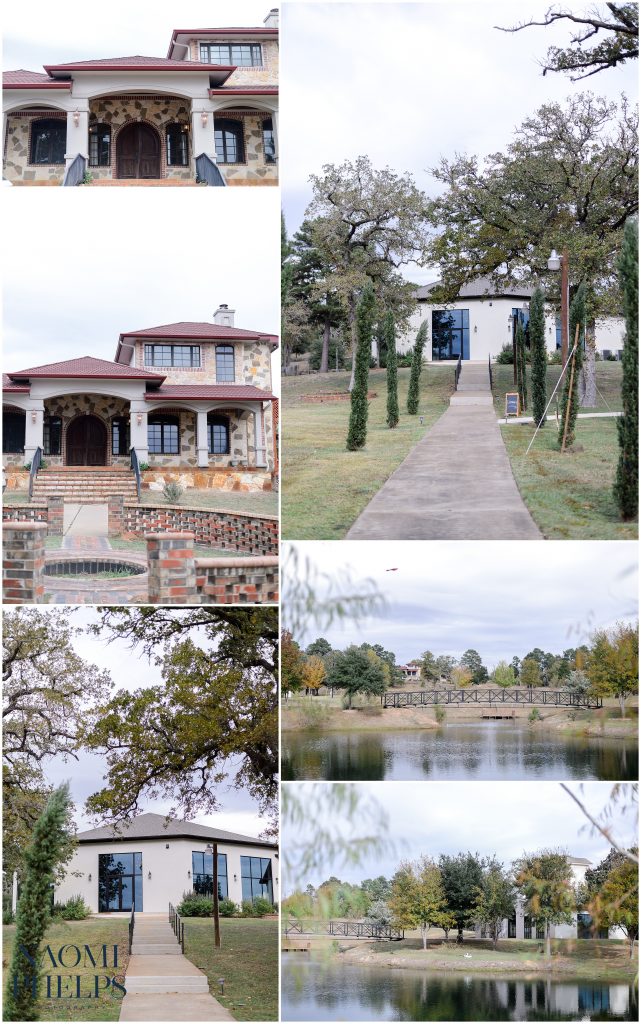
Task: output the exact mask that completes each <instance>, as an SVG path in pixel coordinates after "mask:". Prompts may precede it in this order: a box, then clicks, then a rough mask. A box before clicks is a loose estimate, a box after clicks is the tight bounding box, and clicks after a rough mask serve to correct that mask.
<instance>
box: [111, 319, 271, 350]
mask: <svg viewBox="0 0 641 1024" xmlns="http://www.w3.org/2000/svg"><path fill="white" fill-rule="evenodd" d="M123 338H192V339H196V338H221V339H229V340H231V339H233V338H238V340H239V341H242V340H250V339H257V340H260V341H268V342H269V343H270V344H271V345H277V344H278V335H277V334H266V333H265V332H264V331H246V330H243V329H242V328H240V327H223V326H221V325H220V324H210V323H192V322H191V321H189V320H181V321H179V322H178V323H176V324H161V325H160V327H146V328H143V329H142V330H140V331H126V332H123V334H121V335H120V341H121V342H122V339H123Z"/></svg>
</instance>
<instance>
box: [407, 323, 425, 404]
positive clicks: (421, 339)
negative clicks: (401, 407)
mask: <svg viewBox="0 0 641 1024" xmlns="http://www.w3.org/2000/svg"><path fill="white" fill-rule="evenodd" d="M426 339H427V320H424V321H423V323H422V324H421V326H420V327H419V329H418V334H417V335H416V341H415V342H414V351H413V353H412V367H411V369H410V384H409V388H408V389H407V411H408V413H409V414H410V416H416V413H417V412H418V386H419V380H420V377H421V370H422V369H423V349H424V347H425V341H426Z"/></svg>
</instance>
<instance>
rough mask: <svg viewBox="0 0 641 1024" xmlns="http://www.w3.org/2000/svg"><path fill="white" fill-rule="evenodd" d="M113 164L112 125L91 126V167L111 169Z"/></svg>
mask: <svg viewBox="0 0 641 1024" xmlns="http://www.w3.org/2000/svg"><path fill="white" fill-rule="evenodd" d="M110 164H111V125H108V124H98V123H96V124H90V125H89V166H90V167H109V166H110Z"/></svg>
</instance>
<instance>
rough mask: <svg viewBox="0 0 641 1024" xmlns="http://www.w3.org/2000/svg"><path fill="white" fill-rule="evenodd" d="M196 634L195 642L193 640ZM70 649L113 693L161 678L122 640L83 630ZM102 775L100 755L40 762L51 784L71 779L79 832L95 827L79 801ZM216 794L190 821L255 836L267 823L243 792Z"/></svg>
mask: <svg viewBox="0 0 641 1024" xmlns="http://www.w3.org/2000/svg"><path fill="white" fill-rule="evenodd" d="M99 618H100V616H99V614H98V612H97V611H96V610H95V609H90V608H76V609H74V610H73V612H72V622H73V624H74V625H76V626H82V627H84V628H87V629H88V627H89V625H90V624H91V623H93V622H97V621H98V620H99ZM190 635H191V637H192V639H193V640H194V642H199V643H200V644H201V646H203V647H206V646H207V643H208V642H207V640H206V638H205V637H204V635H203V633H202V631H192V633H191V634H190ZM198 636H200V641H198V640H197V637H198ZM74 647H75V649H76V651H77V652H78V654H79V655H80V657H82V658H84V659H85V660H86V661H87V662H88V663H89V664H92V665H96V666H98V668H100V669H107V670H108V671H109V673H110V675H111V678H112V680H113V682H114V684H115V685H114V692H115V691H116V690H119V689H124V690H130V691H133V690H136V689H138V688H139V687H143V686H153V685H155V684H157V683H160V682H161V681H162V680H161V675H160V668H159V666H157V665H154V664H150V663H149V661H148V660H147V658H146V657H145V656H144V655H143V654H141V653H140V652H139V651H138V650H137V649H132V648H131V647H130V646H129V644H128V643H127V642H126V641H124V640H115V641H114V642H113V643H107V642H106V640H105V639H103V638H101V637H96V636H94V635H93V634H91V633H89V632H88V631H87V632H86V633H84V634H83V635H81V636H79V637H78V638H77V639H76V640H75V641H74ZM104 774H105V764H104V762H103V759H102V758H101V757H99V756H98V755H94V754H89V753H84V752H83V753H81V755H80V760H79V761H74V760H69V761H67V762H66V763H65V762H63V761H62V760H61V759H59V758H56V759H55V760H53V761H49V762H48V763H47V764H46V766H45V775H46V777H47V779H48V780H49V782H51V783H52V784H54V785H56V784H57V783H60V782H63V781H69V782H70V784H71V796H72V799H73V801H74V803H75V804H76V814H75V821H76V825H77V826H78V829H79V830H82V829H85V828H92V827H93V825H94V823H93V821H92V820H91V819H89V818H88V817H87V816H86V815H85V814H84V810H83V805H84V802H85V800H86V799H87V797H88V796H90V795H91V794H92V793H95V792H96V791H97V790H99V789H101V788H102V784H103V783H102V780H103V777H104ZM217 796H218V798H219V802H220V806H221V810H220V813H217V814H214V815H207V814H199V815H197V816H196V818H195V819H194V820H195V821H197V822H199V823H200V824H202V825H211V826H213V827H215V828H221V829H223V830H226V831H230V832H239V833H240V834H241V835H248V836H258V835H259V834H260V832H262V831H263V830H264V829H265V828H266V827H267V822H266V821H265V820H264V819H262V818H260V817H259V816H258V814H257V813H256V805H255V802H254V801H253V800H252V798H251V797H249V796H248V794H247V793H245V792H239V791H238V790H235V789H232V788H231V787H230V786H229V785H228V784H226V783H223V784H221V785H220V786H218V787H217ZM171 806H172V801H171V800H169V801H162V800H151V799H147V800H144V801H143V807H144V810H145V811H152V812H154V813H156V814H166V813H168V811H169V809H170V807H171Z"/></svg>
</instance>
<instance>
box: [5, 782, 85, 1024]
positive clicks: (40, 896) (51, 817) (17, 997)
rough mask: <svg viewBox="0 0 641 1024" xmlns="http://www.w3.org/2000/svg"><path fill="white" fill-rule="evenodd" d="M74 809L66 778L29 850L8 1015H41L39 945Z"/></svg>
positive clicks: (25, 1018) (22, 1018) (9, 984)
mask: <svg viewBox="0 0 641 1024" xmlns="http://www.w3.org/2000/svg"><path fill="white" fill-rule="evenodd" d="M68 808H69V786H68V785H67V783H65V784H64V785H62V786H59V787H58V789H56V790H54V792H53V793H52V794H51V796H50V798H49V801H48V803H47V806H46V807H45V809H44V811H43V812H42V814H41V815H40V817H39V818H38V820H37V822H36V824H35V827H34V830H33V838H32V841H31V845H30V846H29V848H28V850H27V851H26V853H25V875H24V881H23V884H22V892H21V893H20V899H19V900H18V910H17V915H16V934H15V939H14V943H13V953H12V957H11V966H10V968H9V977H8V981H7V991H6V996H5V1004H4V1019H5V1020H18V1021H29V1020H38V1019H39V1018H38V1011H37V1002H38V996H39V990H40V968H39V949H40V944H41V942H42V940H43V938H44V934H45V931H46V928H47V925H48V923H49V919H50V913H51V886H52V884H53V881H54V876H55V871H56V867H57V866H58V862H59V860H60V856H61V854H62V851H63V848H64V846H65V844H66V843H67V841H68V834H67V831H66V828H65V823H66V819H67V811H68Z"/></svg>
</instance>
